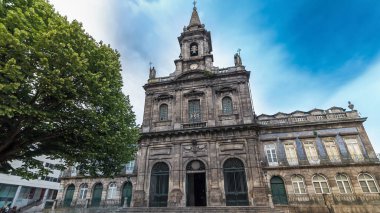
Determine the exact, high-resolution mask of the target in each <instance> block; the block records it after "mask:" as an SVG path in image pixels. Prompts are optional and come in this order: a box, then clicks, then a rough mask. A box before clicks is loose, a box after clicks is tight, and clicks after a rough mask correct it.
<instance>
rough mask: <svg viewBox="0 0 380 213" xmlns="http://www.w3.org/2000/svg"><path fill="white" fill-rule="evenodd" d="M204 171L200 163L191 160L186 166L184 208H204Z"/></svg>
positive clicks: (203, 166) (205, 202)
mask: <svg viewBox="0 0 380 213" xmlns="http://www.w3.org/2000/svg"><path fill="white" fill-rule="evenodd" d="M206 205H207V199H206V171H205V165H204V163H203V162H202V161H199V160H193V161H191V162H189V163H188V164H187V166H186V206H206Z"/></svg>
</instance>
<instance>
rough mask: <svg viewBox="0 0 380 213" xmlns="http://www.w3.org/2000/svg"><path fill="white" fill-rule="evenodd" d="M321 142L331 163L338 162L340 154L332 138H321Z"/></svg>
mask: <svg viewBox="0 0 380 213" xmlns="http://www.w3.org/2000/svg"><path fill="white" fill-rule="evenodd" d="M322 141H323V142H324V145H325V148H326V152H327V155H328V156H329V159H330V161H331V162H340V154H339V150H338V146H337V144H336V143H335V139H334V138H323V139H322Z"/></svg>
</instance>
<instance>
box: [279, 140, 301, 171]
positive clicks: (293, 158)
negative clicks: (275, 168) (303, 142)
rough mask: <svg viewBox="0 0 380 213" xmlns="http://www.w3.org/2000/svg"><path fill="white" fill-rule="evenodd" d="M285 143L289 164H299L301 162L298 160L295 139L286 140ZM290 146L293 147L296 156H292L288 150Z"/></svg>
mask: <svg viewBox="0 0 380 213" xmlns="http://www.w3.org/2000/svg"><path fill="white" fill-rule="evenodd" d="M283 145H284V149H285V155H286V160H287V161H288V164H289V166H297V165H298V164H299V160H298V155H297V148H296V145H295V141H285V142H284V143H283ZM288 147H289V148H290V147H292V151H293V153H292V154H294V156H290V154H288V153H290V152H289V151H288Z"/></svg>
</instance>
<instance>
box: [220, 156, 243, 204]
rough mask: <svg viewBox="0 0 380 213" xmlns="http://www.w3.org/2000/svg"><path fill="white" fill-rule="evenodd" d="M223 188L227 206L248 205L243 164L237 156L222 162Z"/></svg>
mask: <svg viewBox="0 0 380 213" xmlns="http://www.w3.org/2000/svg"><path fill="white" fill-rule="evenodd" d="M223 173H224V190H225V194H226V205H227V206H248V205H249V202H248V193H247V181H246V177H245V169H244V164H243V162H242V161H241V160H239V159H237V158H230V159H228V160H226V162H224V165H223Z"/></svg>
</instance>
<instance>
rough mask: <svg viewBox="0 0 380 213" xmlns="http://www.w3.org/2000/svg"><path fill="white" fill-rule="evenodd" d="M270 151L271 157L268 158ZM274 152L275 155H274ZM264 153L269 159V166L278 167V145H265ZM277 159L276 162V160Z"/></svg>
mask: <svg viewBox="0 0 380 213" xmlns="http://www.w3.org/2000/svg"><path fill="white" fill-rule="evenodd" d="M268 151H269V154H270V157H269V156H268ZM273 151H274V153H273ZM264 152H265V156H266V158H267V162H268V165H269V166H278V155H277V150H276V144H273V143H271V144H264ZM274 159H275V160H274Z"/></svg>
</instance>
